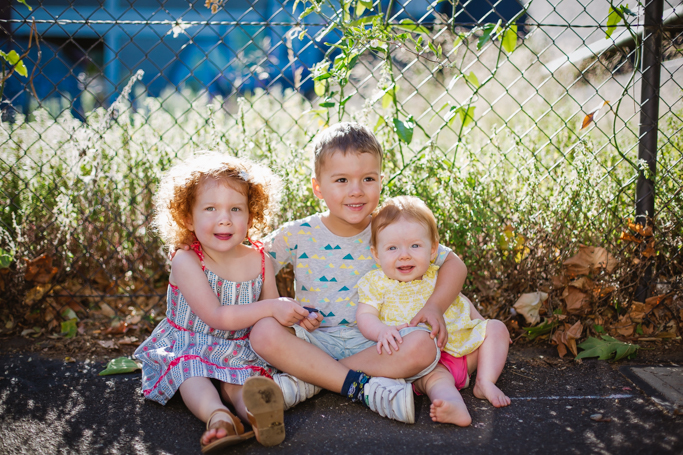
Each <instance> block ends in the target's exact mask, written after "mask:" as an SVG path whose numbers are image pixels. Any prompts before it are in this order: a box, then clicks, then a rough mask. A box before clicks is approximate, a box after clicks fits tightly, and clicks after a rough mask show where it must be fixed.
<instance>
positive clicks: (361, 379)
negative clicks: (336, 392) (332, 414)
mask: <svg viewBox="0 0 683 455" xmlns="http://www.w3.org/2000/svg"><path fill="white" fill-rule="evenodd" d="M369 380H370V376H368V375H367V374H365V373H363V372H362V371H353V370H350V371H349V373H348V374H347V375H346V379H344V385H343V386H342V390H341V395H342V396H343V397H346V398H349V399H350V400H351V401H360V402H361V403H363V404H364V405H366V406H367V403H365V396H364V393H363V392H364V391H363V388H364V387H365V384H367V383H368V381H369Z"/></svg>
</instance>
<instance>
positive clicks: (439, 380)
mask: <svg viewBox="0 0 683 455" xmlns="http://www.w3.org/2000/svg"><path fill="white" fill-rule="evenodd" d="M454 382H455V381H454V379H453V375H452V374H451V372H450V371H448V369H447V368H446V367H444V366H443V365H437V366H436V368H434V370H433V371H432V372H431V373H429V374H427V375H426V376H423V377H421V378H420V379H418V380H417V381H415V387H416V388H417V390H418V391H419V392H420V393H426V394H427V395H428V396H429V399H430V400H431V401H432V405H431V407H430V408H429V416H430V417H431V418H432V420H433V421H434V422H441V423H452V424H454V425H458V426H461V427H466V426H469V425H470V424H471V423H472V417H470V413H469V412H468V411H467V406H466V405H465V402H464V401H463V399H462V396H461V395H460V392H458V389H457V388H456V387H455V383H454Z"/></svg>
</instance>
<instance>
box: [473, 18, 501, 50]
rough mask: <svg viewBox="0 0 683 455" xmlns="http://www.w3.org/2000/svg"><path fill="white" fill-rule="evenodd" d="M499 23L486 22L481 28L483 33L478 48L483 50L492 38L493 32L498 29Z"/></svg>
mask: <svg viewBox="0 0 683 455" xmlns="http://www.w3.org/2000/svg"><path fill="white" fill-rule="evenodd" d="M497 27H498V24H485V25H484V26H483V27H482V28H481V30H482V32H483V34H482V35H481V36H480V37H479V42H478V43H477V50H481V48H482V47H484V44H486V43H488V42H489V40H490V39H491V34H492V33H493V32H494V31H495V30H496V28H497Z"/></svg>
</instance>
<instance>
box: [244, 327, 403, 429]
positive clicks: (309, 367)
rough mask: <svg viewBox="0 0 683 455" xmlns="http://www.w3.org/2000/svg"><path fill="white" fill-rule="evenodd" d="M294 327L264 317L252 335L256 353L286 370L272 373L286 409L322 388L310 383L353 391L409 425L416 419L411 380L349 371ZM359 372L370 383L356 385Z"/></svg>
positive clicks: (348, 393) (342, 391) (347, 392)
mask: <svg viewBox="0 0 683 455" xmlns="http://www.w3.org/2000/svg"><path fill="white" fill-rule="evenodd" d="M291 330H292V329H290V328H287V327H283V326H282V325H280V323H279V322H277V321H276V320H275V319H272V318H264V319H261V320H260V321H258V322H257V323H256V324H255V325H254V327H253V328H252V330H251V336H250V341H251V345H252V348H253V349H254V351H255V352H256V353H257V354H258V355H259V356H260V357H261V358H263V359H264V360H265V361H266V362H268V363H270V364H271V365H273V366H274V367H275V368H277V369H279V370H281V371H284V372H285V373H283V374H276V375H274V376H273V380H274V381H275V382H276V383H277V384H278V385H279V386H280V388H281V389H282V392H283V394H284V396H285V406H286V408H289V407H292V406H294V405H296V404H298V403H300V402H302V401H304V400H306V399H307V398H310V397H312V396H313V395H315V394H316V393H317V392H318V391H319V389H317V388H316V387H314V386H313V385H312V384H315V385H316V386H318V387H323V388H325V389H327V390H330V391H333V392H336V393H340V394H342V395H345V396H348V397H349V398H351V397H352V394H353V393H354V391H355V394H354V399H355V397H356V396H358V398H359V399H362V400H363V402H364V404H365V405H367V406H368V407H369V408H370V409H372V410H373V411H375V412H377V413H378V414H380V415H382V416H384V417H388V418H391V419H394V420H399V421H401V422H405V423H414V422H415V407H414V404H413V391H412V386H411V385H410V384H407V383H406V382H405V381H404V380H396V379H388V378H370V379H369V380H368V379H367V376H366V375H365V374H363V373H361V372H356V371H352V370H350V369H349V368H348V367H346V366H344V365H343V364H342V363H340V362H337V361H336V360H335V359H334V358H332V357H331V356H330V355H328V353H327V352H325V351H324V350H323V349H321V348H320V347H318V346H314V345H313V344H311V342H313V341H315V337H314V336H312V335H311V334H309V333H308V332H305V330H304V329H301V328H299V327H297V331H296V334H294V333H292V331H291ZM300 336H301V338H300ZM304 338H306V339H304ZM337 357H341V355H338V356H337ZM359 376H362V377H364V378H365V379H364V381H366V382H363V381H360V382H358V383H357V382H356V379H358V378H359ZM368 396H370V398H368Z"/></svg>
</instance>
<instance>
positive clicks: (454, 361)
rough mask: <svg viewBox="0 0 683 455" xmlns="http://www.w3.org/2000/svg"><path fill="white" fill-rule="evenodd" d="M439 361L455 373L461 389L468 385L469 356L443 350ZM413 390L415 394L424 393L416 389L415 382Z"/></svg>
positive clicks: (456, 382) (457, 386)
mask: <svg viewBox="0 0 683 455" xmlns="http://www.w3.org/2000/svg"><path fill="white" fill-rule="evenodd" d="M439 363H440V364H441V365H443V366H445V367H446V368H447V369H448V371H450V373H451V374H452V375H453V379H454V380H455V387H456V388H457V389H458V390H460V389H462V388H464V387H465V386H466V385H467V356H466V355H464V356H462V357H453V356H452V355H450V354H449V353H447V352H445V351H441V360H439ZM413 392H415V395H422V394H421V393H420V392H418V391H417V390H415V385H414V384H413Z"/></svg>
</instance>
